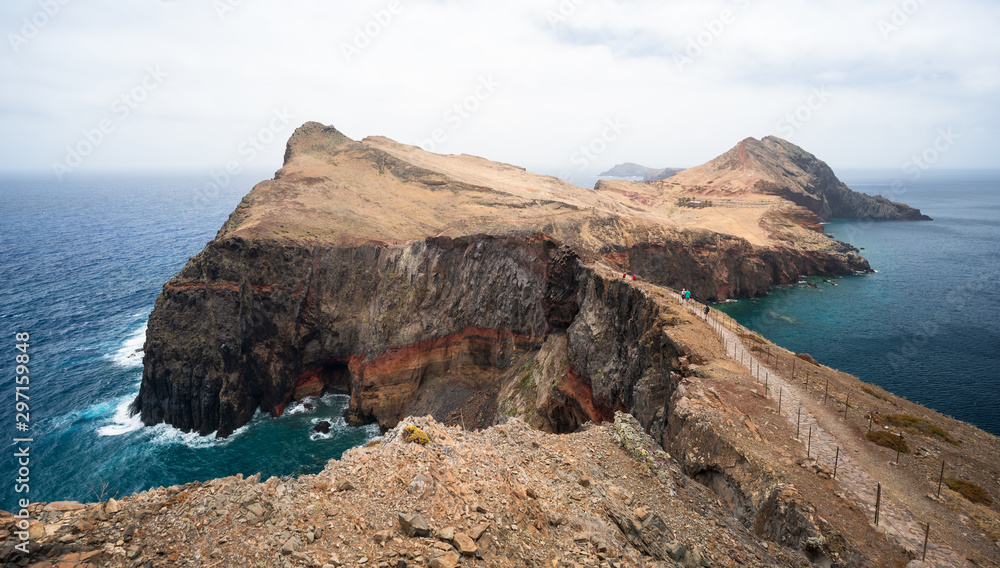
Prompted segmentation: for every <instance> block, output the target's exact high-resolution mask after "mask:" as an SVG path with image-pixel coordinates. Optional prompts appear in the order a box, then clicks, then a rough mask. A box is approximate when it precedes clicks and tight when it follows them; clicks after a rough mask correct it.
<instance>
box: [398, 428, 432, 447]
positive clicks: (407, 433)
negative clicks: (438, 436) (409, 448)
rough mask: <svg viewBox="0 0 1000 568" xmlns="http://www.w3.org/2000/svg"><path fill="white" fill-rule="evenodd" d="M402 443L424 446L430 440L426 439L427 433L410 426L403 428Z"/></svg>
mask: <svg viewBox="0 0 1000 568" xmlns="http://www.w3.org/2000/svg"><path fill="white" fill-rule="evenodd" d="M403 441H404V442H413V443H414V444H420V445H421V446H426V445H427V442H430V441H431V439H430V438H428V437H427V432H424V431H423V430H421V429H420V428H417V427H416V426H414V425H413V424H410V425H409V426H407V427H406V428H403Z"/></svg>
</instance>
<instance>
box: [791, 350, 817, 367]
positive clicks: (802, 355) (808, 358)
mask: <svg viewBox="0 0 1000 568" xmlns="http://www.w3.org/2000/svg"><path fill="white" fill-rule="evenodd" d="M795 356H796V357H798V358H799V359H802V360H803V361H805V362H806V363H812V364H813V365H816V366H817V367H819V366H820V364H819V363H817V362H816V360H815V359H813V358H812V355H810V354H808V353H796V354H795Z"/></svg>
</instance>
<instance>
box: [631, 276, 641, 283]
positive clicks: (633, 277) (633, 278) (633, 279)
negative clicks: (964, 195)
mask: <svg viewBox="0 0 1000 568" xmlns="http://www.w3.org/2000/svg"><path fill="white" fill-rule="evenodd" d="M638 279H639V277H638V276H636V275H635V274H633V275H632V281H633V282H635V281H636V280H638Z"/></svg>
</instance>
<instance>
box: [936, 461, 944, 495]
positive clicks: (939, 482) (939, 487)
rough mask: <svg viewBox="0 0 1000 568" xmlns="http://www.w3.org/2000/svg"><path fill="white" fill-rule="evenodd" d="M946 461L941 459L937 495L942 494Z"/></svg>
mask: <svg viewBox="0 0 1000 568" xmlns="http://www.w3.org/2000/svg"><path fill="white" fill-rule="evenodd" d="M945 463H946V462H945V461H944V460H941V476H940V477H938V491H937V496H938V497H940V496H941V482H942V481H944V464H945Z"/></svg>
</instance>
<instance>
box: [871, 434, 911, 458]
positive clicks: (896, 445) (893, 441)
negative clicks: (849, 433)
mask: <svg viewBox="0 0 1000 568" xmlns="http://www.w3.org/2000/svg"><path fill="white" fill-rule="evenodd" d="M865 438H868V441H869V442H872V443H874V444H878V445H879V446H882V447H885V448H889V449H890V450H893V451H897V452H900V453H903V454H908V453H910V447H909V446H907V445H906V440H904V439H902V438H900V437H899V436H898V435H896V434H892V433H890V432H868V433H867V434H865Z"/></svg>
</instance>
